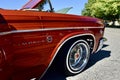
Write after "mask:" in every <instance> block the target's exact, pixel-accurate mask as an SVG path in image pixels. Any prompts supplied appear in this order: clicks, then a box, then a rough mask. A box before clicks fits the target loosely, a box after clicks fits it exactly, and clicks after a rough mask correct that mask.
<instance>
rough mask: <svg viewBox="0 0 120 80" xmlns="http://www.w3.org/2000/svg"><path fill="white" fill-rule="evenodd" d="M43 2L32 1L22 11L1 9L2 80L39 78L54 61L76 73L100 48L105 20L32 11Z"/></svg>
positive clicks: (0, 61)
mask: <svg viewBox="0 0 120 80" xmlns="http://www.w3.org/2000/svg"><path fill="white" fill-rule="evenodd" d="M41 2H42V0H30V2H28V3H27V4H26V5H25V6H23V8H22V9H21V10H6V9H0V80H30V79H40V78H41V77H42V76H43V75H44V74H45V72H46V71H47V70H48V68H49V67H50V66H51V64H52V63H53V62H55V63H59V64H57V65H59V66H60V68H62V69H63V72H65V73H66V75H75V74H78V73H80V72H81V71H82V70H83V69H84V68H85V66H86V65H87V63H88V60H89V56H90V54H91V53H94V52H97V51H99V50H100V49H101V47H102V44H103V34H104V24H103V21H102V20H100V19H97V18H91V17H85V16H77V15H70V14H60V13H54V12H40V11H35V10H34V11H33V10H32V9H33V8H35V7H36V6H38V3H41ZM32 3H33V4H32ZM26 7H27V8H28V7H29V8H30V9H31V10H25V9H26ZM51 11H52V10H51Z"/></svg>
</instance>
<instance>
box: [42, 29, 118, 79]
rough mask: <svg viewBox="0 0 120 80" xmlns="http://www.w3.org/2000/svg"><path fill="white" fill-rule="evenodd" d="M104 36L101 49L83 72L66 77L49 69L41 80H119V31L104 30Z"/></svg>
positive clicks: (92, 57)
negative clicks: (104, 40)
mask: <svg viewBox="0 0 120 80" xmlns="http://www.w3.org/2000/svg"><path fill="white" fill-rule="evenodd" d="M104 36H105V37H106V38H107V41H106V42H105V43H104V46H103V49H102V50H101V51H99V52H98V53H96V54H94V55H91V58H90V60H89V63H88V66H87V68H86V69H85V70H84V71H83V72H81V73H80V74H78V75H76V76H71V77H66V76H64V75H63V74H60V73H59V72H57V71H55V70H54V69H50V71H48V72H47V74H46V75H45V76H44V77H43V79H42V80H120V29H114V28H106V29H105V35H104Z"/></svg>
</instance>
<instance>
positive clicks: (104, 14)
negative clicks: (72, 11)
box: [82, 0, 120, 22]
mask: <svg viewBox="0 0 120 80" xmlns="http://www.w3.org/2000/svg"><path fill="white" fill-rule="evenodd" d="M82 15H86V16H92V17H97V18H101V19H104V20H112V21H113V22H114V21H115V20H118V19H119V17H120V0H93V1H92V0H88V3H86V5H85V9H84V10H83V11H82Z"/></svg>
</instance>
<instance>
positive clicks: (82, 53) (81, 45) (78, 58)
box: [66, 40, 90, 74]
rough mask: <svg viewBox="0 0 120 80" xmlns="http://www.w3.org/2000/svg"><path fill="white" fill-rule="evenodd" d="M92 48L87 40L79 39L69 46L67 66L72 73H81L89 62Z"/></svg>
mask: <svg viewBox="0 0 120 80" xmlns="http://www.w3.org/2000/svg"><path fill="white" fill-rule="evenodd" d="M89 55H90V48H89V45H88V43H87V42H86V41H85V40H78V41H76V42H74V43H73V44H72V46H71V47H70V48H69V50H68V53H67V57H66V67H67V70H68V71H69V72H70V73H71V74H78V73H80V72H81V71H82V70H83V69H84V68H85V66H86V65H87V63H88V60H89Z"/></svg>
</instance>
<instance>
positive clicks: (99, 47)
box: [96, 38, 104, 52]
mask: <svg viewBox="0 0 120 80" xmlns="http://www.w3.org/2000/svg"><path fill="white" fill-rule="evenodd" d="M103 43H104V39H103V38H102V39H100V41H99V45H98V49H97V51H96V52H98V51H100V50H101V49H102V47H103Z"/></svg>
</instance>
